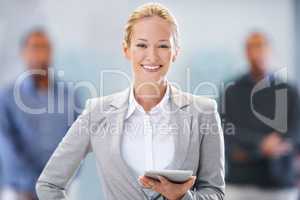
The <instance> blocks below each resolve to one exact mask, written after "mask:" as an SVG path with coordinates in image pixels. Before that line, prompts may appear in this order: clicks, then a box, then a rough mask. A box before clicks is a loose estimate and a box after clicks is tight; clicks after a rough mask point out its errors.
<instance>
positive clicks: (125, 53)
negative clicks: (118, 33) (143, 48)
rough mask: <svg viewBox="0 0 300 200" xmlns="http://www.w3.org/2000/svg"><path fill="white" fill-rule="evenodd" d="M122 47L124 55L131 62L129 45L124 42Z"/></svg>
mask: <svg viewBox="0 0 300 200" xmlns="http://www.w3.org/2000/svg"><path fill="white" fill-rule="evenodd" d="M122 46H123V55H124V56H125V57H126V58H127V59H128V60H130V58H131V57H130V53H129V47H128V45H127V44H126V43H125V42H123V44H122Z"/></svg>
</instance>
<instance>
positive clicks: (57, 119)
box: [0, 28, 79, 200]
mask: <svg viewBox="0 0 300 200" xmlns="http://www.w3.org/2000/svg"><path fill="white" fill-rule="evenodd" d="M21 56H22V58H23V61H24V64H25V65H26V67H27V70H26V71H25V72H24V73H23V74H22V75H21V76H19V77H18V78H17V79H16V80H15V81H13V82H12V83H11V84H9V85H7V86H5V87H4V88H3V89H2V90H1V91H0V158H1V165H2V166H1V167H2V170H3V191H2V195H1V196H2V198H1V199H2V200H37V196H36V193H35V183H36V180H37V178H38V176H39V175H40V173H41V172H42V170H43V168H44V166H45V164H46V162H47V161H48V159H49V158H50V156H51V154H52V153H53V151H54V149H55V148H56V146H57V144H58V143H59V141H60V140H61V139H62V138H63V136H64V135H65V132H66V131H67V130H68V128H69V124H71V123H72V121H73V118H75V117H76V112H75V110H74V109H75V104H77V106H79V105H78V103H79V101H78V98H76V97H74V94H73V93H72V92H71V90H70V89H67V88H59V86H58V82H59V79H58V77H55V76H51V75H50V74H49V71H50V65H51V56H52V48H51V43H50V40H49V38H48V36H47V34H46V33H45V31H44V30H42V29H41V28H35V29H32V30H31V31H30V32H29V33H28V34H26V35H25V37H24V38H23V40H22V41H21ZM59 83H60V84H61V83H62V82H59ZM69 97H71V98H70V99H69ZM72 97H74V99H73V98H72ZM74 102H75V104H74ZM41 109H45V110H41Z"/></svg>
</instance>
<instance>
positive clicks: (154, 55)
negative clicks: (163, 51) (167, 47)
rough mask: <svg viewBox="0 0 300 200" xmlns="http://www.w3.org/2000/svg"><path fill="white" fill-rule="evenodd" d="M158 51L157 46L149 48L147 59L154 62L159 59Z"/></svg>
mask: <svg viewBox="0 0 300 200" xmlns="http://www.w3.org/2000/svg"><path fill="white" fill-rule="evenodd" d="M158 57H159V55H158V51H157V49H156V48H154V47H153V48H148V50H147V60H149V61H151V62H152V63H155V62H156V61H157V60H158Z"/></svg>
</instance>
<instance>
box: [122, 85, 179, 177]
mask: <svg viewBox="0 0 300 200" xmlns="http://www.w3.org/2000/svg"><path fill="white" fill-rule="evenodd" d="M169 110H170V88H169V86H168V87H167V90H166V93H165V95H164V97H163V99H162V100H161V101H160V103H159V104H158V105H156V106H155V107H153V108H152V109H151V110H150V111H149V112H145V111H144V109H143V107H142V106H141V105H139V104H138V103H137V101H136V100H135V97H134V93H133V87H132V88H131V92H130V96H129V107H128V111H127V115H126V118H125V123H124V133H123V134H124V135H123V140H122V156H123V158H124V160H125V162H126V163H127V164H128V165H129V166H130V167H131V168H133V169H134V170H135V171H136V172H137V173H138V175H143V174H144V172H145V170H151V169H156V170H160V169H164V168H166V167H167V166H168V165H169V164H170V163H171V161H172V159H173V156H174V148H175V144H174V134H173V133H172V129H171V128H170V114H169V112H168V111H169Z"/></svg>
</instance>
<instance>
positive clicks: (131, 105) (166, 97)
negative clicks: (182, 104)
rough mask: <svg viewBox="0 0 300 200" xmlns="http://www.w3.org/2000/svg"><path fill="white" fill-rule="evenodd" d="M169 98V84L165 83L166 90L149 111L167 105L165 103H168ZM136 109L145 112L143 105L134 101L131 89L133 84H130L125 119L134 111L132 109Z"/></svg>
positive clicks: (155, 110) (151, 111)
mask: <svg viewBox="0 0 300 200" xmlns="http://www.w3.org/2000/svg"><path fill="white" fill-rule="evenodd" d="M169 99H170V86H169V84H167V90H166V92H165V94H164V96H163V98H162V100H161V101H160V102H159V103H158V104H157V105H156V106H155V107H153V108H152V109H151V110H150V111H149V113H153V112H157V111H159V110H160V109H161V108H162V107H165V106H167V104H168V103H169ZM136 109H138V110H139V111H141V112H143V113H145V111H144V109H143V107H142V106H141V105H140V104H139V103H138V102H137V101H136V99H135V97H134V91H133V85H132V86H131V88H130V94H129V106H128V110H127V114H126V118H125V119H128V118H129V117H130V116H131V115H132V114H133V113H134V111H135V110H136Z"/></svg>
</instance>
